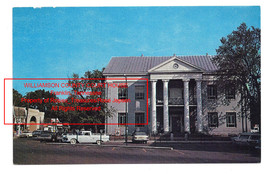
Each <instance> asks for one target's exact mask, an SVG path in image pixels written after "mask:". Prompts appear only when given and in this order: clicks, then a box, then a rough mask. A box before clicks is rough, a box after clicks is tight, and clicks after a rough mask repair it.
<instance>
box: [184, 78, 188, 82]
mask: <svg viewBox="0 0 267 174" xmlns="http://www.w3.org/2000/svg"><path fill="white" fill-rule="evenodd" d="M182 80H183V82H189V81H190V79H187V78H186V79H182Z"/></svg>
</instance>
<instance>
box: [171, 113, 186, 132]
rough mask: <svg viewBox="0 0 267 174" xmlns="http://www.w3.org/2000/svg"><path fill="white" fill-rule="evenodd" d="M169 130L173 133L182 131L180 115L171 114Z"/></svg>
mask: <svg viewBox="0 0 267 174" xmlns="http://www.w3.org/2000/svg"><path fill="white" fill-rule="evenodd" d="M171 131H172V132H173V133H182V132H183V131H184V127H183V117H182V116H181V115H172V116H171Z"/></svg>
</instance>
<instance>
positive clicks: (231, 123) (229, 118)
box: [226, 112, 236, 127]
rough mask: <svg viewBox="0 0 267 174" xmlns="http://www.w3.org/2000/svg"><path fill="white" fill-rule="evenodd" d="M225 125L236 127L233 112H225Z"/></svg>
mask: <svg viewBox="0 0 267 174" xmlns="http://www.w3.org/2000/svg"><path fill="white" fill-rule="evenodd" d="M226 127H236V113H235V112H226Z"/></svg>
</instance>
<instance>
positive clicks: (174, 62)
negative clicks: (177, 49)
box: [148, 57, 204, 73]
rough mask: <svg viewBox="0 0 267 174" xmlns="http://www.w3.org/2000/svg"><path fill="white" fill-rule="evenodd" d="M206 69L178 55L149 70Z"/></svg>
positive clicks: (195, 70)
mask: <svg viewBox="0 0 267 174" xmlns="http://www.w3.org/2000/svg"><path fill="white" fill-rule="evenodd" d="M203 71H204V70H203V69H201V68H199V67H197V66H195V65H192V64H190V63H188V62H185V61H184V60H181V59H179V58H177V57H173V58H171V59H169V60H167V61H165V62H163V63H161V64H159V65H157V66H155V67H153V68H151V69H150V70H148V72H150V73H153V72H203Z"/></svg>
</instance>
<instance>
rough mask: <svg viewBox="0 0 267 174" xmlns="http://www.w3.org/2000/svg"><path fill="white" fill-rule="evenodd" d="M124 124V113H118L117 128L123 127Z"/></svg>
mask: <svg viewBox="0 0 267 174" xmlns="http://www.w3.org/2000/svg"><path fill="white" fill-rule="evenodd" d="M125 123H126V113H118V125H119V127H124V126H125V125H122V124H125Z"/></svg>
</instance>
